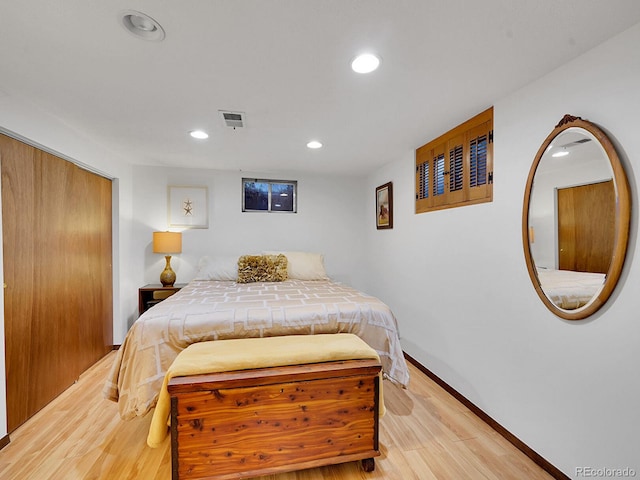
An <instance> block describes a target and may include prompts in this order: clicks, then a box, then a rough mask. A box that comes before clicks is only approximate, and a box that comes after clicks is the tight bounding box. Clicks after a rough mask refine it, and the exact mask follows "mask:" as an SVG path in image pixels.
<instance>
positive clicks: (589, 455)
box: [364, 25, 640, 477]
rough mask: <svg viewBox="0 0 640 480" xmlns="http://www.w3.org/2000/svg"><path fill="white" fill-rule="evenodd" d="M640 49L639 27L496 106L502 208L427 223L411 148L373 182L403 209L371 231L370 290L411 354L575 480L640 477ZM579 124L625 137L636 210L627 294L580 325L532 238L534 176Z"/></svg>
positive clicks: (619, 292) (460, 212)
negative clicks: (557, 307)
mask: <svg viewBox="0 0 640 480" xmlns="http://www.w3.org/2000/svg"><path fill="white" fill-rule="evenodd" d="M638 45H640V25H636V26H635V27H634V28H632V29H631V30H629V31H627V32H624V33H623V34H621V35H620V36H618V37H616V38H615V39H613V40H611V41H609V42H607V43H605V44H603V45H601V46H599V47H597V48H596V49H594V50H592V51H591V52H589V53H587V54H586V55H584V56H582V57H580V58H579V59H577V60H575V61H573V62H571V63H570V64H568V65H566V66H564V67H563V68H561V69H559V70H557V71H555V72H553V73H551V74H550V75H547V76H545V77H544V78H541V79H540V80H538V81H536V82H535V83H533V84H531V85H529V86H527V87H526V88H523V89H521V90H520V91H517V92H515V93H513V94H512V95H509V96H507V97H506V98H503V99H501V100H499V101H497V102H496V103H495V111H494V115H495V122H494V132H495V144H494V155H495V161H494V172H495V175H494V178H495V184H494V201H493V202H492V203H489V204H482V205H476V206H468V207H462V208H457V209H452V210H444V211H438V212H432V213H425V214H419V215H415V214H414V213H413V211H414V200H413V199H414V173H413V172H414V156H413V155H414V153H413V150H411V149H410V148H407V152H406V154H405V155H404V156H403V157H402V158H398V159H396V160H395V161H394V162H393V163H391V164H389V165H388V166H386V167H385V168H383V169H381V170H380V171H378V172H376V173H375V174H374V175H373V176H371V177H370V178H369V179H368V184H369V185H368V188H369V190H370V191H373V189H374V188H375V186H377V185H380V184H382V183H385V182H387V181H393V182H394V194H395V199H394V201H395V208H394V228H393V230H388V231H376V230H375V228H374V227H373V226H371V225H369V224H368V225H367V226H368V230H369V231H368V238H369V239H370V241H369V242H368V255H367V257H368V258H375V259H376V261H375V262H368V263H367V268H368V275H367V277H368V278H370V279H371V281H370V282H369V283H368V284H367V285H366V288H367V289H368V291H369V293H372V294H374V295H377V296H379V297H381V298H382V299H383V300H385V301H386V302H387V303H388V304H389V305H390V306H391V308H392V309H393V310H394V312H395V314H396V316H397V317H398V321H399V323H400V329H401V335H402V337H403V338H402V343H403V346H404V348H405V350H406V351H407V353H409V354H410V355H412V356H413V357H414V358H416V359H417V360H419V361H420V362H421V363H423V364H424V365H426V366H427V367H428V368H429V369H431V370H432V371H433V372H434V373H436V374H437V375H438V376H440V377H441V378H443V379H444V380H445V381H446V382H447V383H449V384H450V385H451V386H453V387H454V388H455V389H457V390H458V391H459V392H461V393H462V394H463V395H464V396H466V397H467V398H468V399H469V400H471V401H472V402H473V403H474V404H476V405H477V406H478V407H480V408H481V409H482V410H484V411H485V412H486V413H487V414H489V415H490V416H491V417H492V418H494V419H495V420H496V421H497V422H499V423H500V424H501V425H503V426H504V427H505V428H506V429H507V430H509V431H510V432H512V433H513V434H515V435H516V436H517V437H518V438H520V439H521V440H522V441H524V442H525V443H526V444H527V445H528V446H530V447H531V448H532V449H534V450H535V451H536V452H538V453H539V454H541V455H542V456H543V457H544V458H546V459H547V460H548V461H550V462H551V463H552V464H553V465H555V466H556V467H558V468H559V469H561V470H562V471H563V472H564V473H566V474H567V475H569V476H570V477H578V472H577V470H576V469H577V468H580V467H594V468H617V467H619V468H625V467H629V468H633V469H635V471H636V475H639V476H640V455H639V454H638V452H640V436H639V435H638V428H639V427H640V374H638V368H639V366H640V348H639V345H640V318H639V317H640V296H639V295H638V289H639V287H640V268H638V265H637V262H638V255H637V253H638V252H637V250H638V246H637V241H636V240H637V235H636V229H637V226H638V221H637V218H638V215H637V211H638V208H637V205H638V203H637V202H638V196H637V193H636V192H637V190H636V186H637V185H638V183H639V179H638V176H639V175H640V135H639V133H638V132H639V130H640V122H639V120H638V118H639V117H638V111H640V88H639V87H638V86H639V85H640V55H638ZM566 113H570V114H572V115H578V116H581V117H582V118H584V119H586V120H590V121H593V122H595V123H597V124H599V125H601V126H603V127H604V129H605V130H607V131H608V132H609V133H610V134H611V135H612V136H613V137H614V139H615V141H616V143H617V144H618V146H619V147H620V148H619V150H620V152H619V153H620V154H621V156H622V159H623V161H624V162H625V164H626V167H627V172H628V175H629V176H630V183H631V187H632V190H633V192H634V193H633V201H634V202H635V203H634V207H633V212H634V213H633V222H632V238H631V241H630V245H629V249H630V251H629V254H628V258H627V262H626V264H625V268H624V271H623V275H622V279H621V281H620V284H619V287H618V288H617V289H616V291H615V292H614V295H613V298H611V300H610V301H609V302H608V304H607V305H605V307H604V308H603V309H602V310H601V311H599V312H598V313H597V314H595V315H594V316H593V317H592V318H590V319H588V320H584V321H578V322H569V321H564V320H561V319H560V318H557V317H555V316H554V315H553V314H551V313H550V312H549V311H548V310H547V309H546V308H545V307H544V305H543V304H542V302H541V301H540V299H539V298H538V297H537V295H536V293H535V291H534V289H533V286H532V285H531V282H530V280H529V277H528V275H527V271H526V267H525V263H524V256H523V253H522V238H521V215H522V202H523V193H524V189H525V184H526V179H527V175H528V172H529V168H530V166H531V163H532V161H533V159H534V157H535V155H536V152H537V150H538V148H539V146H540V145H541V144H542V142H543V141H544V139H545V138H546V136H547V135H548V134H549V133H550V132H551V130H552V129H553V127H554V125H555V124H556V123H557V122H558V121H559V120H560V119H561V118H562V116H563V115H564V114H566ZM424 140H425V143H426V142H427V141H429V140H430V139H429V138H425V139H424ZM418 146H419V145H416V146H414V148H415V147H418ZM364 201H365V208H366V209H367V212H368V213H367V215H368V216H371V215H373V205H372V203H371V201H370V199H369V198H368V196H365V197H364ZM474 245H475V246H477V247H478V248H479V249H480V250H481V253H480V254H477V252H474V250H473V249H472V246H474Z"/></svg>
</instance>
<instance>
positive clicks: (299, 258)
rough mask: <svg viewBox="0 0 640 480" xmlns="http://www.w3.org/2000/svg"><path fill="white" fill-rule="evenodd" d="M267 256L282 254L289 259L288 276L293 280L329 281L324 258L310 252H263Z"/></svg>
mask: <svg viewBox="0 0 640 480" xmlns="http://www.w3.org/2000/svg"><path fill="white" fill-rule="evenodd" d="M263 253H264V254H265V255H274V254H278V253H282V254H284V255H285V256H286V257H287V276H288V277H289V278H290V279H292V280H328V279H329V277H328V276H327V272H326V271H325V269H324V256H323V255H322V254H321V253H309V252H263Z"/></svg>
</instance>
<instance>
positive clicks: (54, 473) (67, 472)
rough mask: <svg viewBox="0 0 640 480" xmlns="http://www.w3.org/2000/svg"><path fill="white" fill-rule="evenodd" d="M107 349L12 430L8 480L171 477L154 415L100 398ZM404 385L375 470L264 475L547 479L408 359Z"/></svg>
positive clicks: (2, 454)
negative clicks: (128, 415)
mask: <svg viewBox="0 0 640 480" xmlns="http://www.w3.org/2000/svg"><path fill="white" fill-rule="evenodd" d="M113 356H114V353H110V354H109V355H107V356H106V357H105V358H103V359H102V360H100V361H99V362H98V363H97V364H96V365H94V366H93V367H91V368H90V369H89V370H88V371H87V372H86V373H84V374H83V375H82V376H81V377H80V379H79V380H78V382H76V383H75V384H74V385H73V386H71V387H70V388H69V389H68V390H67V391H65V392H64V393H63V394H62V395H60V396H59V397H58V398H56V399H55V400H54V401H53V402H52V403H51V404H49V405H47V406H46V407H45V408H44V409H43V410H41V411H40V412H38V413H37V414H36V415H35V416H34V417H32V418H31V419H30V420H28V421H27V422H26V423H25V424H24V425H22V426H21V427H20V428H18V429H17V430H16V431H15V432H14V433H12V434H11V443H10V444H9V445H7V446H6V447H5V448H4V449H2V450H0V478H2V479H3V480H13V479H16V480H17V479H20V480H58V479H60V480H76V479H83V480H88V479H96V480H97V479H105V480H106V479H108V480H111V479H118V480H124V479H136V480H140V479H142V480H151V479H162V480H169V479H170V478H171V458H170V443H169V438H167V440H165V443H164V444H163V445H162V446H161V447H160V448H157V449H152V448H149V447H147V445H146V437H147V430H148V427H149V423H150V421H151V417H150V415H148V416H146V417H144V418H138V419H135V420H131V421H123V420H121V419H120V417H119V416H118V409H117V405H116V404H115V403H113V402H110V401H108V400H105V399H103V398H102V394H101V390H102V386H103V383H104V379H105V378H106V376H107V373H108V370H109V367H110V366H111V363H112V361H113ZM409 368H410V371H411V384H410V387H409V388H408V389H407V390H404V389H401V388H398V387H396V386H395V385H393V384H391V383H390V382H388V381H385V382H384V397H385V405H386V406H387V413H386V415H385V416H384V417H382V419H381V421H380V449H381V456H380V457H377V458H376V460H375V462H376V469H375V471H374V472H371V473H365V472H364V471H362V468H361V467H360V464H359V462H352V463H347V464H342V465H334V466H330V467H322V468H314V469H308V470H302V471H297V472H290V473H283V474H278V475H268V476H265V477H261V480H326V479H331V480H378V479H384V480H428V479H442V480H452V479H456V480H459V479H472V480H476V479H487V480H508V479H514V480H521V479H523V478H526V479H528V480H538V479H545V480H546V479H550V478H552V477H551V476H550V475H549V474H547V473H546V472H544V471H543V470H542V469H541V468H540V467H538V466H537V465H536V464H535V463H534V462H532V461H531V460H530V459H529V458H528V457H527V456H526V455H524V454H523V453H522V452H520V451H519V450H518V449H516V448H515V447H514V446H513V445H512V444H510V443H509V442H508V441H507V440H505V439H504V438H503V437H502V436H500V435H499V434H498V433H496V432H495V431H494V430H493V429H491V428H490V427H489V426H488V425H487V424H486V423H484V422H483V421H482V420H480V419H479V418H478V417H477V416H476V415H475V414H473V413H472V412H471V411H470V410H469V409H468V408H466V407H465V406H464V405H462V404H461V403H460V402H458V401H457V400H456V399H454V398H453V397H452V396H451V395H449V394H448V393H447V392H445V391H444V390H443V389H442V388H441V387H440V386H438V385H437V384H436V383H434V382H433V381H432V380H431V379H429V378H428V377H427V376H425V375H424V374H423V373H422V372H420V371H419V370H417V369H416V368H415V367H414V366H413V365H409Z"/></svg>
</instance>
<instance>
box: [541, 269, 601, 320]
mask: <svg viewBox="0 0 640 480" xmlns="http://www.w3.org/2000/svg"><path fill="white" fill-rule="evenodd" d="M537 272H538V280H539V281H540V286H541V287H542V290H543V291H544V293H545V294H546V295H547V297H549V299H550V300H551V301H552V302H553V303H554V304H556V305H557V306H558V307H559V308H562V309H564V310H575V309H577V308H580V307H583V306H584V305H586V304H588V303H589V302H590V301H591V299H592V298H593V297H595V296H596V295H597V294H598V292H599V291H600V290H601V289H602V286H603V285H604V280H605V277H606V275H605V274H604V273H589V272H574V271H571V270H549V269H546V268H538V269H537Z"/></svg>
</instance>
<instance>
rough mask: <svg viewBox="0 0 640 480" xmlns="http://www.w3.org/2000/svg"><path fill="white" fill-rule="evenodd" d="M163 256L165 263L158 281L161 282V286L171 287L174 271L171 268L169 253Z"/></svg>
mask: <svg viewBox="0 0 640 480" xmlns="http://www.w3.org/2000/svg"><path fill="white" fill-rule="evenodd" d="M164 258H165V260H166V261H167V264H166V265H165V267H164V270H163V271H162V273H161V274H160V283H162V286H163V287H173V284H174V283H176V272H174V271H173V270H172V269H171V255H167V256H165V257H164Z"/></svg>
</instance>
